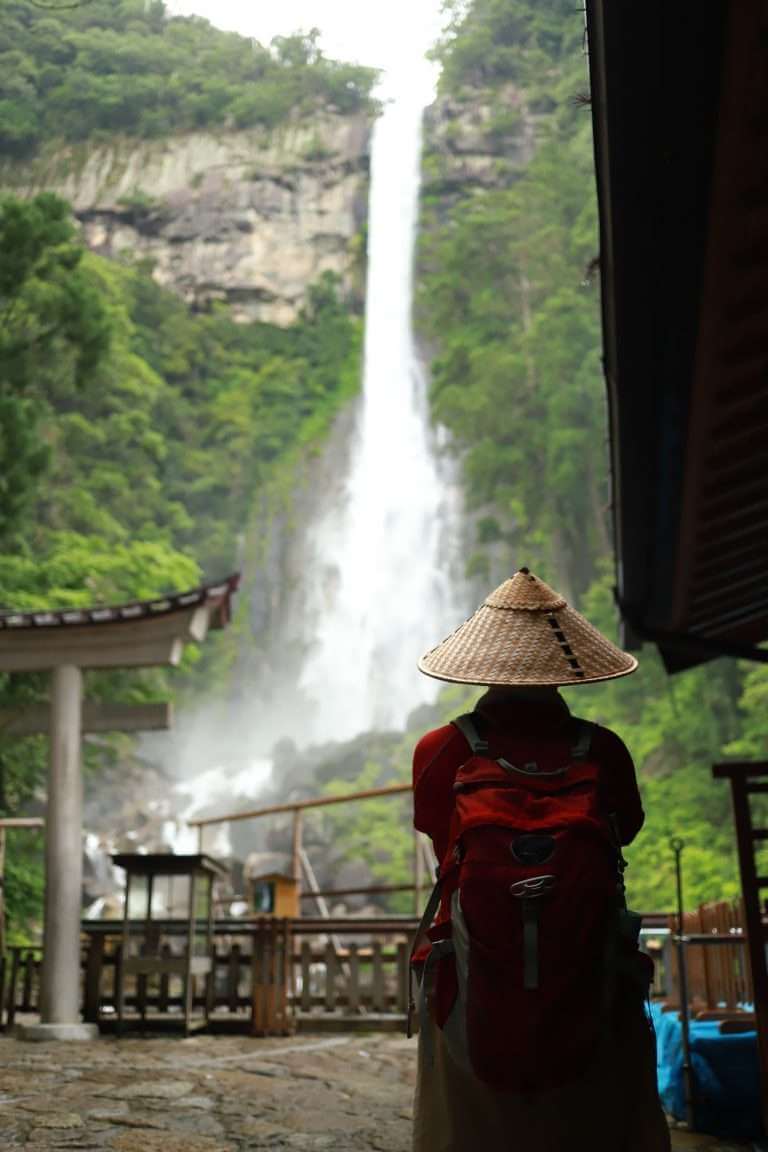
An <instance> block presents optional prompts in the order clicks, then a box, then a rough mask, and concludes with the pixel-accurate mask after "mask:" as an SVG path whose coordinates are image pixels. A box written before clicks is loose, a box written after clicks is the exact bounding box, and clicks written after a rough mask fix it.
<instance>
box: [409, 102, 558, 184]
mask: <svg viewBox="0 0 768 1152" xmlns="http://www.w3.org/2000/svg"><path fill="white" fill-rule="evenodd" d="M539 119H540V117H537V116H536V115H535V114H533V113H532V112H531V110H530V108H529V107H528V104H527V102H526V99H525V93H524V92H523V91H522V90H521V89H519V88H516V87H515V86H514V85H512V84H509V85H506V86H505V87H504V88H502V89H500V90H498V91H496V92H494V93H490V92H488V93H484V92H474V93H473V94H472V97H471V99H469V98H464V99H461V100H459V99H456V98H454V97H450V96H440V97H439V98H438V99H437V100H436V101H435V102H434V104H431V105H430V106H429V108H427V110H426V114H425V119H424V172H423V190H424V193H425V194H430V193H434V194H437V195H443V196H450V195H451V193H461V194H463V195H466V193H467V191H468V190H470V189H471V188H473V187H474V188H496V187H500V186H504V185H507V184H510V183H512V182H513V181H514V180H515V179H516V178H517V176H519V175H520V174H521V173H522V172H523V171H524V170H525V168H526V167H527V165H528V164H529V163H530V161H531V159H532V157H533V153H534V151H535V149H536V133H537V123H538V121H539Z"/></svg>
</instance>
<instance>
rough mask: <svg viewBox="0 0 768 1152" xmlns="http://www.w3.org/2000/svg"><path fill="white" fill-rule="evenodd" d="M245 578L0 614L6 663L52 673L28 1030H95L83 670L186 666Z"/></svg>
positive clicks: (45, 1033)
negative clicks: (86, 876) (38, 937)
mask: <svg viewBox="0 0 768 1152" xmlns="http://www.w3.org/2000/svg"><path fill="white" fill-rule="evenodd" d="M238 580H239V577H238V576H237V575H235V576H231V577H229V578H228V579H227V580H225V581H223V582H221V583H218V584H209V585H204V586H202V587H200V588H196V589H193V590H192V591H190V592H185V593H182V594H180V595H175V596H169V597H167V598H164V599H161V600H152V601H145V602H137V603H133V604H124V605H119V606H116V607H109V608H92V609H82V610H66V611H61V612H24V613H19V612H3V613H0V671H3V672H30V671H46V670H48V671H50V672H51V701H50V713H49V728H48V731H49V762H48V764H49V767H48V808H47V814H46V848H45V918H44V929H43V971H42V986H41V1023H40V1025H35V1026H32V1027H31V1028H30V1029H28V1035H29V1036H30V1038H35V1039H37V1038H40V1039H48V1038H51V1039H56V1038H61V1039H76V1038H87V1037H90V1036H91V1035H93V1029H94V1026H93V1025H84V1024H81V1023H80V1005H79V985H80V900H81V889H82V806H83V782H82V772H81V743H82V731H83V675H82V674H83V669H86V668H146V667H153V666H154V667H157V666H160V665H171V666H173V665H176V664H178V663H179V661H180V659H181V655H182V652H183V650H184V645H185V644H187V643H189V642H197V643H200V642H202V641H203V640H204V639H205V637H206V635H207V633H208V630H209V629H210V628H222V627H224V626H225V625H226V624H227V623H228V621H229V616H230V599H231V596H232V593H233V592H234V591H235V589H236V588H237V584H238Z"/></svg>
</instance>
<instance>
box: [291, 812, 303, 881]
mask: <svg viewBox="0 0 768 1152" xmlns="http://www.w3.org/2000/svg"><path fill="white" fill-rule="evenodd" d="M301 832H302V813H301V809H300V808H296V809H294V813H293V844H292V847H291V855H292V858H293V869H292V871H293V878H294V880H295V881H296V889H297V893H298V895H299V896H300V895H301Z"/></svg>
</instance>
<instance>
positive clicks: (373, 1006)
mask: <svg viewBox="0 0 768 1152" xmlns="http://www.w3.org/2000/svg"><path fill="white" fill-rule="evenodd" d="M275 924H287V925H288V928H289V931H288V935H287V936H286V937H284V939H286V940H289V941H290V942H289V944H288V957H287V961H288V965H287V969H288V970H287V980H286V979H283V978H282V975H281V972H282V961H281V959H280V949H281V948H282V947H283V945H282V944H280V943H279V942H278V943H277V944H276V943H275V939H276V938H275V937H274V936H270V935H269V934H266V935H265V932H264V926H268V925H269V926H272V927H270V928H269V932H270V933H274V931H275V929H274V925H275ZM643 926H644V927H643V938H642V940H641V943H642V946H644V947H646V948H647V950H648V951H649V952H651V954H652V955H653V956H654V960H655V961H656V964H655V969H656V972H655V982H654V988H653V994H654V995H655V996H656V997H660V998H664V999H665V1000H666V1001H667V1002H668V1003H669V1004H670V1005H671V1006H673V1005H675V1004H679V979H678V971H677V956H676V950H675V934H676V931H677V923H676V918H675V917H674V916H671V915H668V914H666V913H656V914H650V915H647V916H645V917H644V919H643ZM156 927H157V928H158V930H159V935H160V941H161V942H160V944H159V950H160V954H161V956H163V955H165V956H168V957H170V956H172V955H178V954H179V952H180V951H181V949H182V948H183V947H184V946H185V941H184V935H185V932H186V923H184V922H182V921H161V922H159V923H158V924H157V926H156ZM416 927H417V920H416V918H415V917H410V916H389V917H370V918H361V917H337V918H334V919H324V918H320V917H301V918H299V919H296V920H292V921H290V922H285V921H274V920H271V919H269V918H267V919H264V920H261V921H258V920H237V919H233V920H218V921H217V922H216V926H215V932H214V942H215V962H214V967H213V971H214V975H213V978H212V981H211V982H210V986H206V985H205V983H204V982H203V981H202V980H198V982H197V986H196V987H195V991H194V1003H195V1005H196V1006H197V1007H201V1006H203V1005H204V1004H205V1003H206V1001H207V1002H208V1006H209V1009H210V1015H211V1021H212V1024H213V1026H214V1027H216V1026H221V1027H233V1028H239V1029H242V1030H244V1031H251V1032H254V1033H257V1034H262V1035H263V1034H269V1033H270V1032H285V1031H287V1030H289V1029H290V1028H291V1027H293V1026H294V1023H297V1024H298V1026H299V1027H303V1028H313V1027H333V1026H338V1027H342V1026H354V1024H355V1022H358V1023H359V1024H360V1025H361V1026H376V1027H387V1026H391V1027H400V1026H401V1025H402V1024H403V1023H404V1019H405V1015H406V1012H407V1008H408V996H409V990H408V954H409V951H410V946H411V942H412V939H413V935H414V932H415V930H416ZM683 927H684V933H685V936H686V939H687V941H688V943H686V964H687V969H688V984H689V989H690V1000H691V1003H692V1007H693V1009H694V1011H695V1012H699V1011H715V1010H727V1011H736V1010H737V1006H738V1005H739V1004H743V1003H746V1002H750V1000H751V983H750V976H749V965H748V962H747V959H746V953H745V949H744V945H743V935H742V934H741V928H742V921H741V910H740V906H739V904H738V902H736V903H733V904H729V903H724V902H721V903H717V904H705V905H702V906H701V907H700V908H699V909H697V910H696V911H695V912H691V913H687V914H686V916H685V918H684V925H683ZM121 936H122V930H121V925H120V924H119V923H118V922H115V921H90V922H86V923H84V924H83V952H82V964H81V971H82V1001H81V1003H82V1006H83V1015H84V1018H85V1019H86V1020H88V1021H93V1022H99V1023H100V1024H102V1025H103V1026H105V1027H107V1026H109V1025H110V1023H111V1022H112V1021H113V1020H114V1019H115V1009H116V987H117V985H116V981H117V977H118V966H119V959H120V941H121ZM281 939H283V937H281ZM713 944H717V947H712V946H711V945H713ZM40 960H41V949H40V948H39V947H38V948H35V947H26V946H25V947H14V948H11V949H9V950H8V952H7V953H6V956H5V958H4V959H3V960H2V961H0V1026H2V1025H5V1026H8V1025H12V1024H13V1022H14V1018H15V1016H16V1015H17V1014H19V1013H35V1012H37V1011H39V984H40V981H39V972H40ZM278 970H280V971H278ZM183 998H184V989H183V986H182V982H181V980H180V978H178V977H175V976H172V975H168V974H163V975H160V976H159V977H158V978H156V979H154V980H148V979H147V978H141V977H140V978H133V977H131V978H128V979H127V987H126V1008H127V1010H128V1013H129V1016H131V1015H132V1016H133V1017H134V1018H142V1017H144V1018H146V1019H148V1020H150V1021H151V1019H152V1018H153V1017H156V1016H165V1017H167V1018H168V1019H174V1018H178V1017H179V1015H180V1013H181V1010H182V1006H183ZM208 998H210V999H208Z"/></svg>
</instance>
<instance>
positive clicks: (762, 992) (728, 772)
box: [712, 762, 768, 1131]
mask: <svg viewBox="0 0 768 1152" xmlns="http://www.w3.org/2000/svg"><path fill="white" fill-rule="evenodd" d="M712 774H713V776H715V777H720V778H722V777H726V778H727V779H730V782H731V800H732V803H733V816H734V823H735V825H736V849H737V852H738V859H739V873H740V877H741V892H742V901H743V903H742V907H743V920H742V923H743V924H744V928H745V931H746V937H747V940H746V945H747V946H746V949H745V951H746V953H747V961H748V963H749V968H750V970H751V974H752V995H753V997H754V1002H755V1018H756V1021H757V1050H758V1060H759V1084H760V1099H761V1103H762V1119H763V1125H764V1127H765V1129H766V1131H768V959H767V958H766V932H765V929H764V927H763V922H762V909H761V903H760V890H761V889H764V888H768V876H759V875H758V871H757V861H756V859H755V841H757V840H763V839H768V828H766V827H762V828H755V827H754V825H753V823H752V812H751V807H750V795H751V794H754V793H758V792H759V793H765V792H768V764H767V763H754V764H751V763H730V764H729V763H727V762H726V763H724V764H715V765H714V766H713V768H712Z"/></svg>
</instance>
